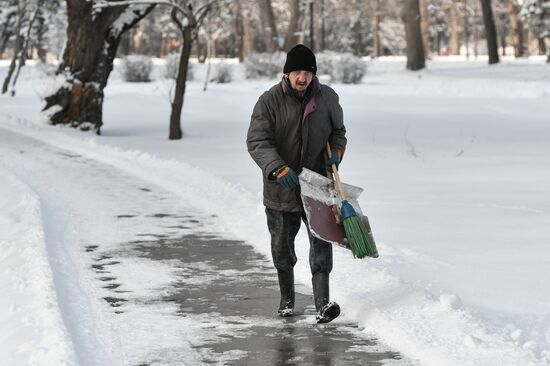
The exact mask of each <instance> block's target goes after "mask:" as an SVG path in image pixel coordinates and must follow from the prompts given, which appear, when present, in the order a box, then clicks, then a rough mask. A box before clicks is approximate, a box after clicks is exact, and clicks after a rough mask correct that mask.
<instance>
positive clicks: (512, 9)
mask: <svg viewBox="0 0 550 366" xmlns="http://www.w3.org/2000/svg"><path fill="white" fill-rule="evenodd" d="M520 10H521V6H520V5H519V4H518V3H517V2H516V1H514V0H508V2H507V12H508V18H509V19H510V24H511V25H512V42H513V45H514V56H515V57H521V56H523V22H522V21H521V20H520V19H519V17H518V14H519V11H520Z"/></svg>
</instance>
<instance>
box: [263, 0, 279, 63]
mask: <svg viewBox="0 0 550 366" xmlns="http://www.w3.org/2000/svg"><path fill="white" fill-rule="evenodd" d="M258 5H259V7H260V18H261V21H262V24H263V34H264V42H265V47H266V51H267V52H275V51H277V50H278V49H279V36H278V34H277V23H276V22H275V15H274V14H273V8H272V7H271V0H258Z"/></svg>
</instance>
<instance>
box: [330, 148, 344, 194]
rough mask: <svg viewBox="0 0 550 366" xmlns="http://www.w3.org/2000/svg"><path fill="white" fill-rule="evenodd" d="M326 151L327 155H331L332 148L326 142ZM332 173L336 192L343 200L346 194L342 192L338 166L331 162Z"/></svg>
mask: <svg viewBox="0 0 550 366" xmlns="http://www.w3.org/2000/svg"><path fill="white" fill-rule="evenodd" d="M327 153H328V156H332V149H331V148H330V144H329V143H328V142H327ZM332 174H334V180H335V181H336V188H337V189H338V193H340V197H341V198H342V201H345V200H346V194H345V193H344V187H343V186H342V182H341V181H340V174H338V168H337V167H336V164H332Z"/></svg>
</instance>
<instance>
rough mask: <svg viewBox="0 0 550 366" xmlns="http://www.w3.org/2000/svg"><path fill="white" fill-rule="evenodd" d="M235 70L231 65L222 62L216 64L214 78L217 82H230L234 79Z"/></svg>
mask: <svg viewBox="0 0 550 366" xmlns="http://www.w3.org/2000/svg"><path fill="white" fill-rule="evenodd" d="M232 71H233V70H232V69H231V65H228V64H224V63H220V64H218V65H216V70H215V72H214V77H213V78H212V80H213V81H214V82H216V83H220V84H224V83H230V82H231V80H232V79H233V72H232Z"/></svg>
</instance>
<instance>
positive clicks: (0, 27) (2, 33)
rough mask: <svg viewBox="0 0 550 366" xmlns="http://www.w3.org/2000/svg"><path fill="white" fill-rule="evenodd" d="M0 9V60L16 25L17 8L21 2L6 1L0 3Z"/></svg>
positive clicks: (14, 0) (15, 0)
mask: <svg viewBox="0 0 550 366" xmlns="http://www.w3.org/2000/svg"><path fill="white" fill-rule="evenodd" d="M1 5H2V8H0V20H1V22H0V58H2V55H3V54H4V50H5V49H6V45H7V44H8V41H9V40H10V38H11V37H12V36H13V35H14V30H15V27H16V24H17V14H18V8H19V7H20V6H21V5H22V2H20V1H17V0H8V1H2V2H1Z"/></svg>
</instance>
